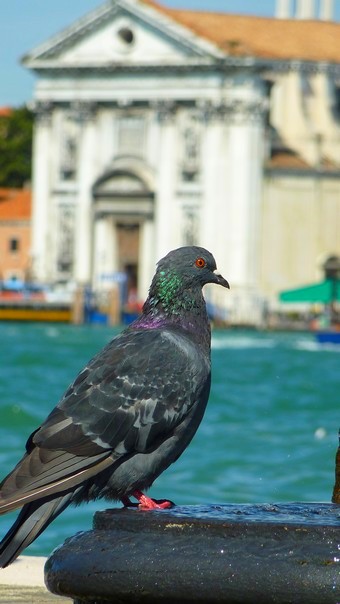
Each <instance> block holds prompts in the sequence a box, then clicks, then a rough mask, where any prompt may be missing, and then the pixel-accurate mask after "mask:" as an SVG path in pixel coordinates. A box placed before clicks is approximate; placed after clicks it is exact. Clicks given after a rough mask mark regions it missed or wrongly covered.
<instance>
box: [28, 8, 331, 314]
mask: <svg viewBox="0 0 340 604" xmlns="http://www.w3.org/2000/svg"><path fill="white" fill-rule="evenodd" d="M293 4H294V6H295V5H296V9H295V13H294V14H293V13H292V6H293ZM316 4H318V6H319V14H316V13H315V8H316ZM23 62H24V65H26V66H27V67H28V68H29V69H31V70H33V71H35V73H36V74H37V76H38V79H37V85H36V89H35V94H34V107H35V111H36V126H35V143H34V181H33V191H34V196H33V247H32V261H33V268H34V272H35V276H36V278H37V279H39V280H40V281H45V282H46V281H47V282H54V281H58V280H64V281H65V280H66V281H70V280H72V281H76V282H77V283H82V284H85V283H91V284H92V286H93V287H94V288H95V289H97V290H98V289H99V290H100V289H105V288H110V287H112V283H113V282H115V281H119V280H120V279H121V277H122V274H127V275H128V286H129V287H131V288H132V289H134V288H137V292H138V296H139V297H140V298H142V299H143V298H145V296H146V294H147V288H148V284H149V283H150V279H151V277H152V274H153V271H154V266H155V263H156V261H157V260H158V259H159V258H160V257H161V256H162V255H164V254H165V253H166V252H168V251H169V250H170V249H171V248H174V247H177V246H180V245H186V244H192V243H197V244H200V245H204V246H206V247H208V248H209V249H211V251H213V253H214V255H215V256H216V258H217V262H218V266H219V268H220V270H221V272H222V273H223V274H225V275H226V276H227V278H228V280H229V281H230V282H231V285H232V295H230V296H225V295H224V294H223V292H222V293H221V292H219V291H213V290H211V291H210V290H208V292H207V297H208V299H209V300H210V302H211V303H212V304H214V305H215V306H216V307H217V308H218V309H219V311H220V314H221V316H223V317H228V318H229V319H230V320H231V321H233V322H252V323H259V322H260V321H261V317H262V313H263V309H264V308H265V307H266V306H267V304H268V303H269V304H270V305H271V306H272V307H275V306H276V305H277V293H278V292H279V291H280V290H282V289H287V288H291V287H294V286H298V285H303V284H304V283H309V282H313V281H315V280H317V279H318V278H319V277H320V267H321V264H322V262H323V261H324V259H325V258H326V257H327V256H329V255H331V254H339V253H340V136H339V132H340V131H339V108H340V94H339V82H340V79H339V73H340V25H339V24H337V23H334V22H333V21H332V3H331V2H329V0H328V1H327V0H323V1H321V2H320V3H315V2H313V1H312V0H300V1H298V2H296V3H291V2H290V1H289V0H286V1H285V0H280V1H279V2H278V3H277V18H275V19H266V18H258V17H250V16H239V15H229V14H215V13H202V12H199V11H188V10H175V9H169V8H165V7H164V6H162V5H159V4H156V3H155V2H153V1H152V0H143V1H142V0H109V1H108V2H106V3H105V4H103V5H99V6H98V8H97V9H96V10H94V11H92V12H91V13H89V14H88V15H86V16H84V18H82V19H80V20H79V21H78V22H76V23H74V24H73V25H71V26H70V27H69V28H68V29H66V30H64V31H62V32H60V34H58V35H57V36H55V37H54V38H51V39H49V40H47V41H46V42H45V43H44V44H42V45H41V46H39V47H38V48H35V49H33V50H32V51H31V52H30V53H29V54H27V55H26V56H25V57H24V59H23ZM215 290H216V288H215ZM222 294H223V295H222ZM213 296H215V297H213Z"/></svg>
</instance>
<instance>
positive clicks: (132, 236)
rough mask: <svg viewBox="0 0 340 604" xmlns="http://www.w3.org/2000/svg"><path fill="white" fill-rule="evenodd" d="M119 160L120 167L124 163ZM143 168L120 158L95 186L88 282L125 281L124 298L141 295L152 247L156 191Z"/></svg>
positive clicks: (104, 285)
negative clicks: (90, 272) (91, 257)
mask: <svg viewBox="0 0 340 604" xmlns="http://www.w3.org/2000/svg"><path fill="white" fill-rule="evenodd" d="M122 163H123V165H122ZM151 183H152V179H151V178H150V173H148V172H147V170H146V169H145V168H144V167H141V166H138V165H133V166H131V162H130V165H129V166H126V165H125V166H124V162H122V161H121V162H120V165H119V164H118V165H117V166H115V168H114V169H112V170H110V171H109V172H106V173H105V174H103V175H102V176H101V177H100V178H99V179H98V180H97V181H96V183H95V184H94V186H93V190H92V191H93V228H94V232H93V263H92V283H93V287H94V289H96V290H97V291H98V290H99V291H100V290H105V289H109V288H110V287H112V282H115V281H120V282H121V283H122V282H124V290H123V291H124V298H125V300H124V302H125V303H126V302H127V301H128V300H129V299H142V298H143V297H144V296H145V285H146V282H147V280H148V279H149V275H147V274H146V272H147V269H148V266H149V264H150V262H149V256H150V248H152V247H153V221H154V191H153V187H152V184H151Z"/></svg>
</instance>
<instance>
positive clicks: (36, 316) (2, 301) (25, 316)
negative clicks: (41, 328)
mask: <svg viewBox="0 0 340 604" xmlns="http://www.w3.org/2000/svg"><path fill="white" fill-rule="evenodd" d="M72 318H73V308H72V299H71V298H70V297H67V298H65V297H64V298H60V297H58V296H55V295H53V292H50V291H49V289H48V288H46V287H44V286H39V285H36V284H21V283H15V282H13V281H11V282H4V281H3V282H0V321H46V322H57V323H71V321H72Z"/></svg>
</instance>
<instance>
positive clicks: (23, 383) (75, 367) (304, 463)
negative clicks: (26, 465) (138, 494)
mask: <svg viewBox="0 0 340 604" xmlns="http://www.w3.org/2000/svg"><path fill="white" fill-rule="evenodd" d="M0 333H1V340H0V359H1V363H0V468H1V475H2V476H5V475H6V474H7V473H8V472H9V471H10V470H11V468H12V467H13V465H14V464H15V463H16V462H17V461H18V459H19V458H20V457H21V455H22V453H23V450H24V444H25V442H26V439H27V437H28V435H29V434H30V433H31V431H32V430H34V429H35V428H36V427H37V426H38V425H39V423H40V422H41V421H42V420H43V419H44V418H45V417H46V415H47V414H48V413H49V411H50V410H51V409H52V407H53V406H54V405H55V404H56V403H57V402H58V400H59V398H60V397H61V395H62V394H63V392H64V390H65V389H66V387H67V386H68V384H69V383H70V382H71V380H72V379H73V378H74V377H75V375H76V374H77V372H78V371H79V370H80V369H81V368H82V366H83V365H84V364H85V363H86V362H87V361H88V360H89V358H90V357H92V356H93V355H94V354H96V352H97V351H98V350H99V349H100V348H101V347H102V346H103V345H104V344H106V343H107V342H108V340H109V339H111V337H112V336H113V335H115V333H117V331H115V330H112V329H109V328H106V327H102V326H101V327H99V326H98V327H95V326H90V327H89V326H84V327H76V326H68V325H61V326H59V325H45V324H44V325H40V324H27V325H26V324H16V323H0ZM212 376H213V378H212V390H211V396H210V401H209V405H208V409H207V412H206V415H205V417H204V420H203V422H202V424H201V426H200V428H199V431H198V433H197V435H196V437H195V438H194V441H193V442H192V444H191V445H190V447H189V448H188V449H187V451H186V452H185V453H184V454H183V455H182V457H181V458H180V459H179V460H178V462H177V463H176V464H175V465H173V466H172V467H171V468H170V469H169V470H167V472H165V473H164V474H163V475H162V476H160V477H159V478H158V480H157V481H156V483H155V484H154V486H153V487H152V489H151V491H150V494H151V495H152V496H154V497H156V498H169V499H171V500H172V501H175V502H176V503H178V504H203V503H228V502H230V503H235V502H239V503H256V502H258V503H266V502H271V503H273V502H287V501H330V498H331V492H332V488H333V483H334V458H335V452H336V449H337V432H338V428H339V424H340V403H339V401H340V347H338V348H336V347H333V348H332V347H324V346H319V345H318V344H316V342H315V341H314V337H313V335H312V334H307V333H306V334H305V333H302V334H301V333H299V334H296V333H263V332H252V331H249V332H245V331H214V332H213V337H212ZM106 507H109V504H108V503H107V502H103V501H102V502H97V503H91V504H89V505H84V506H81V507H79V508H69V509H68V510H66V511H65V512H64V513H63V514H62V515H61V516H60V517H59V518H58V519H57V520H56V521H55V522H54V523H53V524H52V525H51V526H50V527H49V528H48V529H47V530H46V531H45V532H44V533H43V534H42V535H41V537H40V538H39V539H38V540H37V541H36V542H35V543H33V544H32V545H31V546H30V548H29V549H28V550H27V553H30V554H32V555H48V554H49V552H51V550H52V549H53V548H54V547H55V546H56V545H58V544H60V543H62V542H63V541H64V539H66V538H67V537H68V536H71V535H73V534H75V533H76V532H77V531H81V530H88V529H89V528H91V521H92V515H93V513H94V511H95V510H97V509H104V508H106ZM15 516H16V514H10V515H7V516H1V517H0V535H3V534H4V532H5V531H6V530H7V529H8V527H9V525H10V524H11V523H12V522H13V520H14V518H15Z"/></svg>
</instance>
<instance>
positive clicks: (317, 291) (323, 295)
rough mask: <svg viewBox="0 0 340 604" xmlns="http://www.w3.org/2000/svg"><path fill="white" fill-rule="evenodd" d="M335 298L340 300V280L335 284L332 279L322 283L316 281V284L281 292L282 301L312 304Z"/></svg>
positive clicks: (325, 302) (330, 300) (327, 301)
mask: <svg viewBox="0 0 340 604" xmlns="http://www.w3.org/2000/svg"><path fill="white" fill-rule="evenodd" d="M335 299H336V300H337V302H340V281H339V280H338V281H337V282H336V283H335V284H334V282H333V281H331V280H330V279H328V280H327V281H322V282H321V283H315V284H314V285H306V286H305V287H298V288H297V289H288V290H286V291H283V292H281V293H280V294H279V300H280V302H292V303H294V302H295V303H298V302H305V303H306V302H307V303H308V302H309V303H311V304H313V303H317V302H319V303H322V304H329V303H330V302H332V301H334V300H335Z"/></svg>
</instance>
